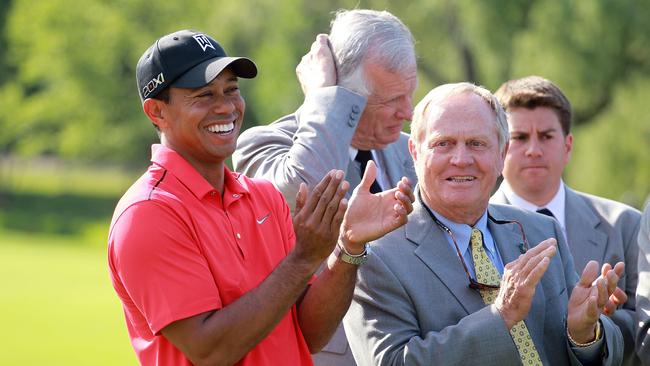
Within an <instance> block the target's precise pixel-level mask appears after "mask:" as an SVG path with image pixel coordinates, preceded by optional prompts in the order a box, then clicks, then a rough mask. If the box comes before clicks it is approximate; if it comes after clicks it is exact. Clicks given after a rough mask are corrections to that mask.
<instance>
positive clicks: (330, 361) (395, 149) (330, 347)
mask: <svg viewBox="0 0 650 366" xmlns="http://www.w3.org/2000/svg"><path fill="white" fill-rule="evenodd" d="M365 105H366V100H365V98H363V97H361V96H359V95H358V94H355V93H353V92H351V91H349V90H347V89H345V88H341V87H328V88H322V89H319V90H317V91H315V92H313V93H310V94H309V95H308V96H307V97H306V98H305V102H304V104H303V105H302V106H301V107H300V108H299V109H298V111H296V112H295V113H293V114H290V115H287V116H285V117H282V118H280V119H279V120H277V121H275V122H273V123H272V124H270V125H268V126H258V127H253V128H250V129H248V130H246V131H244V132H243V133H242V134H241V136H240V137H239V140H238V141H237V150H236V151H235V153H234V154H233V157H232V161H233V166H234V168H235V170H236V171H238V172H242V173H244V174H246V175H247V176H249V177H258V178H266V179H268V180H270V181H271V182H273V184H275V186H276V187H277V188H278V189H279V190H280V191H281V192H282V193H283V195H284V197H285V199H286V200H287V202H288V203H289V206H290V207H291V209H292V210H293V208H294V206H295V197H296V193H297V192H298V188H299V186H300V183H301V182H305V183H307V185H308V186H310V187H313V186H314V185H316V184H317V183H318V182H319V181H320V180H321V179H322V178H323V177H324V176H325V174H326V173H327V172H328V171H330V170H332V169H340V170H343V171H345V172H346V176H345V179H346V180H347V181H348V182H349V183H350V190H349V191H348V197H349V196H350V194H351V192H352V190H353V189H354V188H355V187H356V186H357V185H359V183H360V182H361V172H360V169H359V166H358V164H354V163H352V161H351V159H350V152H349V148H350V142H351V141H352V137H353V135H354V132H355V130H356V128H357V124H358V122H359V118H360V117H361V113H362V112H363V109H364V107H365ZM376 153H377V155H378V156H377V161H376V163H377V165H378V166H380V167H381V169H382V170H383V173H384V175H385V177H386V180H387V181H389V183H390V184H391V187H394V186H395V185H396V184H397V183H398V182H399V180H400V179H401V178H402V177H404V176H405V177H407V178H409V180H410V181H411V183H412V184H413V185H415V183H416V181H417V177H416V175H415V169H414V168H413V160H412V159H411V155H410V154H409V151H408V135H407V134H404V133H402V134H401V135H400V138H399V140H397V141H396V142H394V143H392V144H390V145H388V146H386V148H384V149H382V150H378V151H376ZM383 188H384V189H387V188H390V187H383ZM314 362H315V364H316V365H317V366H326V365H332V366H346V365H354V359H353V358H352V353H351V352H350V349H349V347H348V343H347V341H346V339H345V333H344V331H343V327H342V326H339V328H338V329H337V331H336V333H335V334H334V336H333V337H332V340H331V341H330V342H329V344H327V346H325V348H324V349H323V351H322V352H321V353H319V354H317V355H315V356H314Z"/></svg>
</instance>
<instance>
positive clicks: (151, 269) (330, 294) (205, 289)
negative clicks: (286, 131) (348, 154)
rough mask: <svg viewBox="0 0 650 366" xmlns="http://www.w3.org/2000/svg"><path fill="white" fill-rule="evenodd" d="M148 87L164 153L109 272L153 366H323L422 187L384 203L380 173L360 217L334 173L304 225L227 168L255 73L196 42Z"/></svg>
mask: <svg viewBox="0 0 650 366" xmlns="http://www.w3.org/2000/svg"><path fill="white" fill-rule="evenodd" d="M136 73H137V79H138V88H139V93H140V97H141V99H142V106H143V109H144V112H145V114H146V115H147V117H148V118H149V119H150V121H151V122H152V123H153V124H154V126H155V127H156V129H157V131H158V132H159V135H160V144H156V145H153V147H152V158H151V161H152V165H151V166H150V167H149V169H148V171H147V172H146V173H145V174H144V175H143V176H142V177H141V178H140V179H139V180H138V181H136V182H135V183H134V184H133V186H132V187H131V188H130V189H129V190H128V191H127V192H126V193H125V195H124V196H123V197H122V199H121V200H120V202H119V203H118V205H117V208H116V209H115V213H114V215H113V219H112V222H111V229H110V233H109V248H108V249H109V253H108V256H109V258H108V260H109V266H110V270H111V278H112V281H113V285H114V287H115V290H116V291H117V293H118V296H119V297H120V299H121V300H122V303H123V308H124V313H125V317H126V322H127V327H128V331H129V336H130V338H131V343H132V345H133V348H134V349H135V351H136V354H137V356H138V358H139V360H140V362H141V363H142V364H145V365H189V364H220V365H221V364H235V363H236V364H239V365H311V364H312V361H311V358H310V352H317V351H318V350H319V349H320V348H321V347H322V346H323V345H325V344H326V343H327V341H328V339H329V338H330V337H331V335H332V333H333V332H334V330H335V329H336V326H337V324H338V323H339V322H340V320H341V318H342V316H343V315H344V313H345V312H346V310H347V308H348V306H349V304H350V300H351V296H352V290H353V287H354V283H355V279H356V272H357V266H358V265H360V264H362V263H363V262H364V261H365V259H366V255H367V250H366V244H365V243H366V242H368V241H370V240H373V239H376V238H378V237H380V236H382V235H383V234H385V233H387V232H389V231H392V230H393V229H395V228H397V227H398V226H400V225H402V224H403V223H404V222H405V221H406V216H407V214H408V213H409V212H410V211H411V210H412V206H411V203H412V201H413V199H414V197H413V194H412V190H411V187H410V184H409V183H408V180H407V179H406V178H404V179H403V180H402V181H401V182H400V183H399V184H398V186H397V187H396V188H393V189H391V190H388V191H385V192H382V193H379V194H370V193H369V189H370V186H371V185H372V182H373V181H374V178H375V176H374V175H375V174H376V171H375V167H374V165H373V164H372V163H369V167H368V169H367V171H366V175H365V176H364V179H363V181H362V184H361V185H360V186H359V188H358V189H357V190H356V191H355V193H354V194H353V196H352V197H351V198H350V202H349V203H348V202H347V201H346V200H345V199H344V198H343V197H344V196H345V194H346V192H347V190H348V187H349V185H348V183H347V182H345V181H344V180H343V176H344V174H343V172H342V171H336V170H334V171H331V172H329V173H328V174H327V175H326V176H325V177H324V178H323V180H322V181H321V182H320V183H319V184H317V185H316V186H315V187H313V188H312V189H311V193H308V190H307V187H306V186H304V185H303V186H301V187H300V191H299V193H298V196H297V203H296V210H295V215H294V217H293V220H292V217H291V215H290V211H289V208H288V207H287V204H286V202H285V201H284V198H283V197H282V195H281V194H280V193H279V192H278V191H277V190H276V189H275V188H274V187H273V186H272V185H271V183H269V182H266V181H264V180H257V179H249V178H247V177H245V176H242V175H239V174H236V173H232V172H231V171H230V170H228V168H227V167H226V165H225V163H224V162H225V160H226V159H227V158H228V157H230V155H231V154H232V153H233V151H234V149H235V146H236V140H237V136H238V134H239V129H240V127H241V124H242V120H243V114H244V108H245V104H244V100H243V98H242V97H241V95H240V92H239V88H238V83H237V78H238V77H244V78H253V77H255V75H256V74H257V68H256V66H255V64H254V63H253V62H252V61H250V60H249V59H247V58H241V57H228V56H227V55H226V53H225V51H224V50H223V49H222V48H221V46H220V45H219V44H218V43H217V42H216V41H215V40H214V39H212V38H210V37H208V36H207V35H205V34H202V33H199V32H195V31H189V30H183V31H179V32H175V33H172V34H169V35H166V36H163V37H161V38H160V39H158V40H157V41H156V42H155V43H154V44H153V45H152V46H151V47H150V48H149V49H147V51H145V53H144V54H143V55H142V57H141V58H140V61H139V62H138V65H137V70H136ZM324 260H326V265H325V266H324V268H323V270H322V272H320V273H319V275H318V276H315V275H314V273H315V272H316V270H317V269H318V267H319V265H320V264H321V263H322V262H323V261H324Z"/></svg>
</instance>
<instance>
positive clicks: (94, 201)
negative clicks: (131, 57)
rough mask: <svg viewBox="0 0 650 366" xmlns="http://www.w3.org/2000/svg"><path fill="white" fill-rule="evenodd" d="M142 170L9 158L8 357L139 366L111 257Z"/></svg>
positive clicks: (3, 181) (1, 177) (1, 351)
mask: <svg viewBox="0 0 650 366" xmlns="http://www.w3.org/2000/svg"><path fill="white" fill-rule="evenodd" d="M143 170H144V167H143ZM137 175H139V173H132V172H124V171H121V170H119V169H114V168H107V167H105V166H100V167H89V166H81V165H74V164H69V163H61V162H57V161H45V160H39V161H30V160H16V159H14V160H8V159H0V324H1V325H2V329H3V332H1V333H0V344H1V346H0V364H2V365H137V360H136V357H135V353H134V352H133V350H132V348H131V345H130V343H129V338H128V335H127V330H126V323H125V321H124V315H123V313H122V307H121V304H120V301H119V299H118V298H117V295H116V294H115V292H114V290H113V288H112V285H111V282H110V277H109V274H108V265H107V260H106V235H107V231H108V225H109V223H110V218H111V215H112V212H113V209H114V207H115V203H116V202H117V200H118V199H119V197H120V195H121V194H122V192H124V191H125V190H126V188H127V187H128V186H129V184H131V182H132V181H133V180H134V178H135V177H136V176H137Z"/></svg>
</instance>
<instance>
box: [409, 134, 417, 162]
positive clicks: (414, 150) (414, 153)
mask: <svg viewBox="0 0 650 366" xmlns="http://www.w3.org/2000/svg"><path fill="white" fill-rule="evenodd" d="M409 152H410V153H411V158H412V159H413V163H417V161H418V151H417V148H416V146H415V141H413V135H411V137H409Z"/></svg>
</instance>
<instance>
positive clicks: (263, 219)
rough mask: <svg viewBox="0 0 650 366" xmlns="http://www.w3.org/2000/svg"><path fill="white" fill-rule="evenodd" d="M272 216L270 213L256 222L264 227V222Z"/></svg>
mask: <svg viewBox="0 0 650 366" xmlns="http://www.w3.org/2000/svg"><path fill="white" fill-rule="evenodd" d="M270 215H271V213H270V212H269V213H267V214H266V215H265V216H264V217H262V218H261V219H255V221H257V223H258V224H260V225H262V224H263V223H264V221H266V219H268V218H269V216H270Z"/></svg>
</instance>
